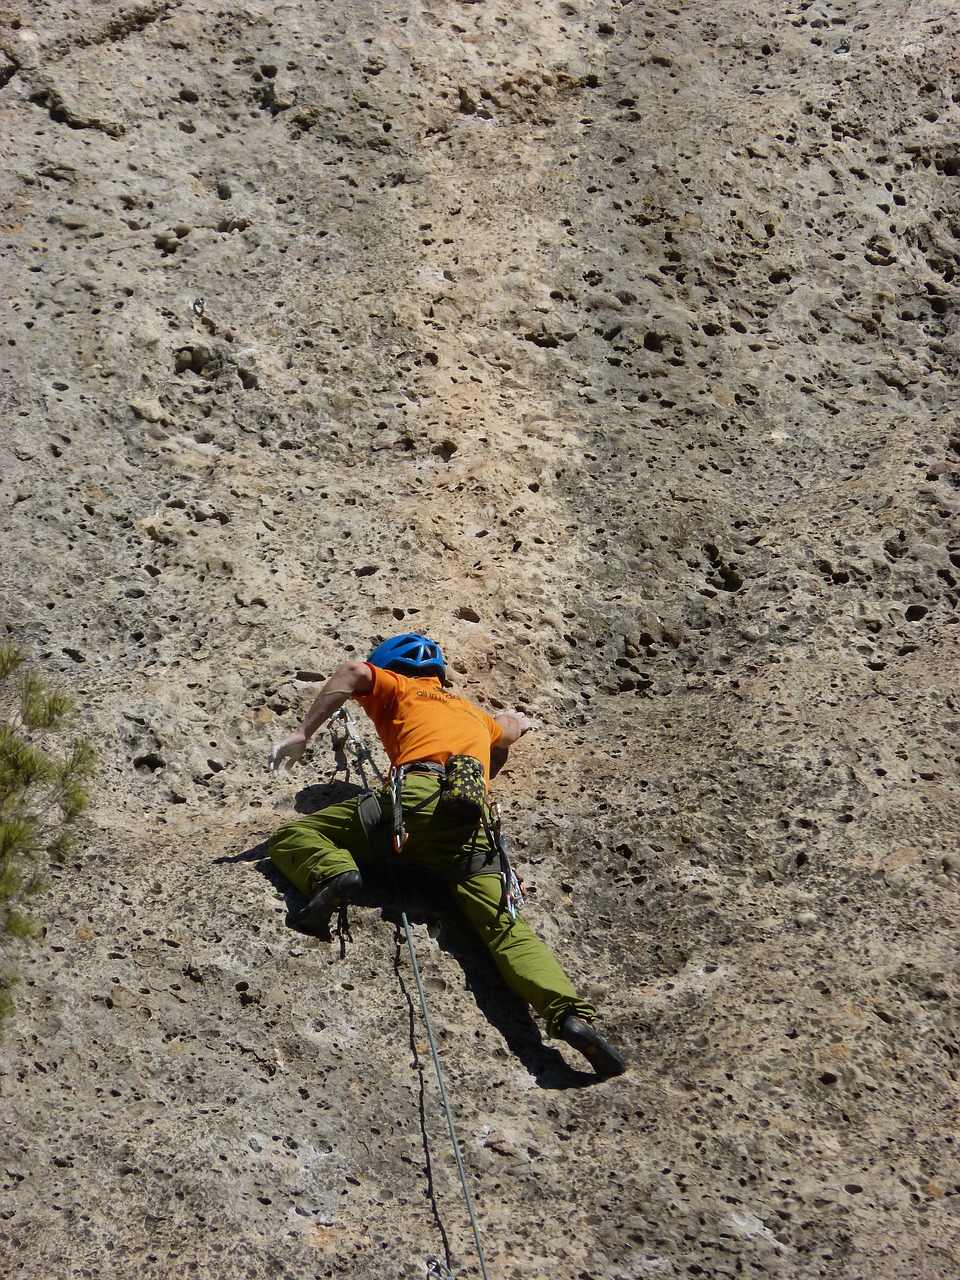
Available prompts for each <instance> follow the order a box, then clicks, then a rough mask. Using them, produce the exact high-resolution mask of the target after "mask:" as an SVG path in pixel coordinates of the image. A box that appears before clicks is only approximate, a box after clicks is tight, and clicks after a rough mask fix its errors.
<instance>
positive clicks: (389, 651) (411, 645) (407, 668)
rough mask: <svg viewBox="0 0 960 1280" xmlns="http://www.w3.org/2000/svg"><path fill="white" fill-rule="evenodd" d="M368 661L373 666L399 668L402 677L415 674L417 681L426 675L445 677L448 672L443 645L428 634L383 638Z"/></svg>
mask: <svg viewBox="0 0 960 1280" xmlns="http://www.w3.org/2000/svg"><path fill="white" fill-rule="evenodd" d="M367 661H368V662H369V663H370V664H371V665H372V666H374V667H383V668H385V669H386V670H387V671H398V672H399V673H400V675H402V676H412V677H413V679H414V680H422V679H423V678H424V677H425V676H438V677H439V678H440V679H441V680H442V679H443V678H444V677H445V675H446V674H447V668H446V665H445V663H444V661H443V654H442V653H441V652H440V646H439V645H438V644H437V643H436V642H435V641H433V640H428V639H427V637H426V636H417V635H413V634H411V633H410V632H407V634H406V635H402V636H391V637H390V639H389V640H383V641H382V642H381V643H380V644H378V645H377V647H376V648H375V649H374V650H373V652H372V653H371V654H370V656H369V657H368V658H367Z"/></svg>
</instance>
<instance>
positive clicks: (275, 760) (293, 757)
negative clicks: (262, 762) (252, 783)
mask: <svg viewBox="0 0 960 1280" xmlns="http://www.w3.org/2000/svg"><path fill="white" fill-rule="evenodd" d="M306 749H307V738H306V734H304V733H303V731H302V730H297V732H296V733H291V735H290V737H289V738H284V739H283V741H282V742H278V743H276V744H275V745H274V746H273V747H271V748H270V754H269V755H268V756H267V765H268V767H269V769H270V772H271V773H276V772H277V770H278V769H279V767H280V762H281V760H282V761H283V765H284V768H285V769H292V768H293V766H294V765H295V764H296V763H297V761H298V760H299V759H300V757H301V756H302V755H303V753H304V751H306Z"/></svg>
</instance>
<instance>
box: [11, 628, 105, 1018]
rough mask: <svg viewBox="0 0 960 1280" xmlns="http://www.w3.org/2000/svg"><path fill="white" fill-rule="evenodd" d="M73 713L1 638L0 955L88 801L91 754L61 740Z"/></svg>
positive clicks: (27, 922)
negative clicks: (27, 902) (25, 906)
mask: <svg viewBox="0 0 960 1280" xmlns="http://www.w3.org/2000/svg"><path fill="white" fill-rule="evenodd" d="M75 718H76V712H75V708H74V705H73V703H72V701H71V700H70V698H68V697H67V696H66V695H65V694H62V693H59V692H57V691H56V690H54V689H51V688H50V687H49V686H48V685H47V683H46V681H45V680H44V678H43V676H42V675H40V674H39V673H38V672H37V671H34V670H32V669H31V668H30V667H29V665H28V664H27V660H26V657H25V655H24V654H23V652H22V650H21V649H19V648H18V647H17V646H16V645H15V644H13V643H12V642H11V641H9V640H4V641H0V951H2V952H5V953H9V952H10V951H11V949H12V946H13V944H14V943H18V942H22V941H23V940H24V939H28V938H31V937H34V936H35V935H36V934H37V933H38V931H39V928H38V926H37V924H36V922H35V921H34V920H33V919H32V918H31V917H30V916H29V915H28V914H27V913H26V912H25V911H24V909H23V907H24V903H25V901H26V899H28V898H30V897H32V896H33V895H34V894H36V893H38V892H40V890H41V889H42V888H43V887H44V886H45V884H46V872H47V869H48V868H49V866H50V865H51V863H56V864H59V863H63V862H64V861H65V860H66V859H67V857H68V856H69V853H70V850H71V848H72V846H73V842H74V839H75V837H76V834H77V828H78V824H79V822H80V820H81V818H82V815H83V813H84V810H85V809H86V807H87V805H88V803H89V795H88V791H87V784H88V783H89V781H90V779H91V778H92V776H93V772H94V768H95V765H96V755H95V753H94V750H93V748H92V747H91V746H90V744H89V743H88V742H86V741H83V740H82V739H80V740H69V739H68V738H66V737H65V735H66V734H67V732H68V730H69V729H70V726H71V725H72V724H73V723H74V721H75ZM16 980H17V973H16V970H15V968H13V967H12V965H7V966H6V967H5V968H3V969H0V1024H2V1023H3V1020H4V1018H5V1017H6V1016H7V1014H8V1013H9V1012H10V1009H11V1008H12V1001H11V998H10V989H11V987H12V986H13V985H14V983H15V982H16Z"/></svg>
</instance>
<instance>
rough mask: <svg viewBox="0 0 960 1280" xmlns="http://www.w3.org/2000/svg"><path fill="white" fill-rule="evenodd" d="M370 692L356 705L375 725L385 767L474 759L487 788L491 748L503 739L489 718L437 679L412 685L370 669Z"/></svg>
mask: <svg viewBox="0 0 960 1280" xmlns="http://www.w3.org/2000/svg"><path fill="white" fill-rule="evenodd" d="M368 665H369V666H370V671H371V673H372V675H373V689H372V691H371V692H370V693H366V694H363V695H362V696H358V697H357V699H356V700H357V702H359V704H360V706H361V707H363V709H364V711H365V712H366V713H367V715H368V716H369V717H370V719H371V720H372V721H373V723H374V727H375V728H376V730H377V734H378V735H379V738H380V741H381V742H382V743H383V745H384V747H385V748H386V750H387V755H388V756H389V757H390V763H391V764H394V765H401V764H412V763H413V761H414V760H435V761H436V762H437V763H438V764H446V762H447V760H448V759H449V758H450V756H459V755H463V756H474V757H475V758H476V759H477V760H479V761H480V762H481V763H482V765H483V771H484V774H485V776H486V779H487V784H488V785H489V782H490V748H491V747H492V746H493V745H494V744H495V743H497V742H499V741H500V738H501V737H502V735H503V730H502V729H501V728H500V726H499V725H498V724H497V722H496V720H494V718H493V717H492V716H488V715H487V713H486V712H485V711H481V710H480V708H479V707H475V706H474V705H473V703H472V702H468V701H467V700H466V698H460V697H458V696H457V695H456V694H455V693H449V692H448V691H447V690H446V689H444V687H443V685H442V684H441V683H440V681H439V680H438V679H437V677H436V676H428V677H427V678H426V679H423V680H413V679H411V678H410V677H409V676H402V675H400V674H399V673H398V672H396V671H386V670H384V668H383V667H375V666H373V665H372V664H368Z"/></svg>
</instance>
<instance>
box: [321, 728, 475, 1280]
mask: <svg viewBox="0 0 960 1280" xmlns="http://www.w3.org/2000/svg"><path fill="white" fill-rule="evenodd" d="M331 735H332V737H333V741H334V746H335V748H339V750H341V751H342V752H343V754H344V756H346V752H347V751H348V750H349V751H350V752H351V754H352V755H353V758H354V761H355V763H356V765H357V770H358V772H359V774H360V779H361V782H362V784H363V787H364V795H363V796H361V799H360V802H359V803H360V804H362V803H363V801H364V800H365V799H366V797H367V796H368V795H369V796H370V797H371V798H372V800H373V801H374V803H375V804H376V806H377V809H378V810H379V808H380V806H379V802H378V801H377V799H376V796H374V795H373V792H372V790H371V788H370V784H369V782H368V781H367V774H366V770H367V769H368V768H369V769H370V770H371V771H372V772H373V773H374V774H375V775H376V777H377V779H378V780H379V781H380V783H381V784H383V783H384V781H385V780H384V776H383V773H382V772H381V771H380V769H379V768H378V767H377V763H376V761H375V760H374V758H373V756H372V755H371V754H370V751H369V749H368V747H367V745H366V743H365V742H364V741H363V738H362V737H361V736H360V733H359V732H358V730H357V723H356V720H354V718H353V716H352V715H351V714H350V712H349V711H348V710H347V709H346V707H341V708H340V710H339V711H338V712H336V714H335V715H334V716H332V717H331ZM404 772H405V771H404V770H403V769H397V770H394V771H393V773H394V774H395V775H397V776H398V777H399V781H394V778H393V777H391V784H392V787H393V795H394V806H393V808H394V813H395V814H397V813H399V814H400V825H399V827H397V825H396V822H395V824H394V843H395V844H396V841H397V832H398V831H399V832H400V834H402V836H403V840H404V841H405V840H406V833H405V832H404V831H403V806H402V803H401V801H402V796H401V794H400V788H401V787H402V784H403V775H404ZM432 798H433V797H432V796H431V797H430V799H432ZM367 812H368V820H369V815H370V809H369V805H368V810H367ZM381 821H382V814H381ZM361 822H364V830H367V826H366V822H365V821H364V817H363V814H362V812H361ZM374 829H376V824H374ZM381 829H382V828H381ZM402 847H403V844H402V843H401V844H400V845H399V848H402ZM390 865H391V869H392V864H390ZM394 883H396V881H395V882H394ZM400 922H401V924H402V926H403V932H404V935H405V937H406V942H407V951H408V953H409V956H410V967H411V968H412V970H413V976H414V980H415V982H416V985H417V994H418V995H419V997H420V1009H421V1012H422V1013H423V1022H424V1026H425V1028H426V1032H427V1041H428V1043H429V1045H430V1053H431V1056H432V1058H433V1066H434V1070H435V1071H436V1074H437V1085H438V1086H439V1089H440V1099H441V1101H442V1103H443V1110H444V1114H445V1116H446V1119H447V1129H448V1130H449V1133H450V1141H451V1143H452V1145H453V1154H454V1157H455V1159H456V1163H457V1172H458V1174H459V1176H460V1186H461V1188H462V1190H463V1198H464V1202H465V1204H466V1208H467V1216H468V1218H469V1219H470V1227H471V1229H472V1231H473V1239H474V1243H475V1245H476V1248H477V1258H478V1260H479V1262H480V1272H481V1274H482V1276H483V1280H489V1275H488V1273H487V1263H486V1259H485V1258H484V1254H483V1244H482V1242H481V1240H480V1228H479V1226H478V1224H477V1218H476V1214H475V1213H474V1210H473V1199H472V1197H471V1195H470V1186H469V1183H468V1182H467V1172H466V1169H465V1168H464V1164H463V1157H462V1155H461V1154H460V1143H459V1141H458V1140H457V1131H456V1127H455V1125H454V1122H453V1111H452V1110H451V1108H450V1100H449V1098H448V1096H447V1087H446V1083H445V1081H444V1078H443V1067H442V1065H441V1063H440V1054H439V1052H438V1050H437V1039H436V1036H435V1035H434V1032H433V1022H432V1021H431V1018H430V1010H429V1009H428V1007H427V995H426V991H425V990H424V986H423V979H422V977H421V976H420V966H419V964H418V963H417V953H416V948H415V947H414V944H413V930H412V929H411V928H410V921H409V919H408V918H407V913H406V911H404V910H403V909H402V908H401V911H400ZM427 1275H428V1276H440V1277H442V1280H457V1278H456V1276H455V1275H454V1273H453V1272H452V1271H451V1270H450V1269H449V1267H446V1266H445V1265H444V1264H443V1263H442V1262H441V1261H440V1260H439V1258H433V1259H432V1260H431V1262H430V1265H429V1267H428V1268H427Z"/></svg>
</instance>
